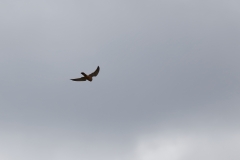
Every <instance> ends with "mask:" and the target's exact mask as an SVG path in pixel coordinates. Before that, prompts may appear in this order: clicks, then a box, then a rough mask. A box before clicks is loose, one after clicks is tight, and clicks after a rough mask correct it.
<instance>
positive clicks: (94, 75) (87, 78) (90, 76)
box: [71, 66, 100, 82]
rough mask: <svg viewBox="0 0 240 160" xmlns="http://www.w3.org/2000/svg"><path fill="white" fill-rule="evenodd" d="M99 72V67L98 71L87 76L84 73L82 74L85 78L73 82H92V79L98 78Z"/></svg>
mask: <svg viewBox="0 0 240 160" xmlns="http://www.w3.org/2000/svg"><path fill="white" fill-rule="evenodd" d="M99 71H100V68H99V66H98V67H97V69H96V70H95V71H94V72H93V73H91V74H89V75H87V74H85V73H84V72H81V74H82V75H83V76H84V77H81V78H75V79H71V80H72V81H86V80H88V81H90V82H91V81H92V77H96V76H97V75H98V73H99Z"/></svg>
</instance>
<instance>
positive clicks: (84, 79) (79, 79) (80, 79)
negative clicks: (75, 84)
mask: <svg viewBox="0 0 240 160" xmlns="http://www.w3.org/2000/svg"><path fill="white" fill-rule="evenodd" d="M71 80H72V81H86V80H87V79H86V78H85V77H81V78H75V79H71Z"/></svg>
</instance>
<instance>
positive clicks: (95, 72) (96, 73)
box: [89, 66, 100, 77]
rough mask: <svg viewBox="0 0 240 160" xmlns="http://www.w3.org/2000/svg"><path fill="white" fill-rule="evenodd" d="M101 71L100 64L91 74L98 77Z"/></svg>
mask: <svg viewBox="0 0 240 160" xmlns="http://www.w3.org/2000/svg"><path fill="white" fill-rule="evenodd" d="M99 71H100V68H99V66H98V67H97V69H96V70H95V71H94V72H93V73H91V74H89V76H90V77H96V76H97V75H98V73H99Z"/></svg>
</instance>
